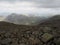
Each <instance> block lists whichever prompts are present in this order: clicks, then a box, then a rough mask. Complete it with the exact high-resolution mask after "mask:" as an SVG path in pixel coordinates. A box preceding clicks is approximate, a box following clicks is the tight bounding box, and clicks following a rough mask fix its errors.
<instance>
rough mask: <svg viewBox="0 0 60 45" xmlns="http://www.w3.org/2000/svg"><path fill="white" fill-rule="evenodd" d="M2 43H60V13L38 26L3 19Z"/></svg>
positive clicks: (30, 44) (46, 44)
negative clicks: (18, 23)
mask: <svg viewBox="0 0 60 45" xmlns="http://www.w3.org/2000/svg"><path fill="white" fill-rule="evenodd" d="M0 45H60V15H57V16H54V17H51V18H50V19H49V20H47V21H45V22H43V23H41V24H39V25H36V26H31V25H30V26H29V25H16V24H13V23H8V22H3V21H1V22H0Z"/></svg>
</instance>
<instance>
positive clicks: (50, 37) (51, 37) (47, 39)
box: [41, 33, 53, 43]
mask: <svg viewBox="0 0 60 45" xmlns="http://www.w3.org/2000/svg"><path fill="white" fill-rule="evenodd" d="M51 39H53V35H51V34H49V33H45V34H43V35H42V37H41V40H42V41H43V42H44V43H46V42H48V41H50V40H51Z"/></svg>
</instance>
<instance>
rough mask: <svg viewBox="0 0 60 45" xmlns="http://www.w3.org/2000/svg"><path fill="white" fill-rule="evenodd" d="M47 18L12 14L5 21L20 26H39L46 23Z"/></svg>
mask: <svg viewBox="0 0 60 45" xmlns="http://www.w3.org/2000/svg"><path fill="white" fill-rule="evenodd" d="M46 19H47V17H44V16H36V15H35V16H34V15H24V14H15V13H12V14H11V15H8V16H7V17H6V18H5V20H4V21H6V22H10V23H14V24H19V25H37V24H39V23H42V22H43V21H45V20H46Z"/></svg>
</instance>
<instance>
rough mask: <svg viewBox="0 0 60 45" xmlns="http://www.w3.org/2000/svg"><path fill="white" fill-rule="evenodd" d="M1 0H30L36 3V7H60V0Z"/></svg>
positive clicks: (10, 0)
mask: <svg viewBox="0 0 60 45" xmlns="http://www.w3.org/2000/svg"><path fill="white" fill-rule="evenodd" d="M0 1H8V2H15V1H20V2H21V1H29V2H34V3H36V7H39V8H40V7H44V8H57V7H60V0H0Z"/></svg>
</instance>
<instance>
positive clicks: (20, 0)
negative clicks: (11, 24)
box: [0, 0, 60, 15]
mask: <svg viewBox="0 0 60 45" xmlns="http://www.w3.org/2000/svg"><path fill="white" fill-rule="evenodd" d="M8 13H19V14H21V13H22V14H25V13H26V14H27V13H32V14H33V13H34V14H35V13H36V14H40V15H42V14H60V0H0V15H6V14H8Z"/></svg>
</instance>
